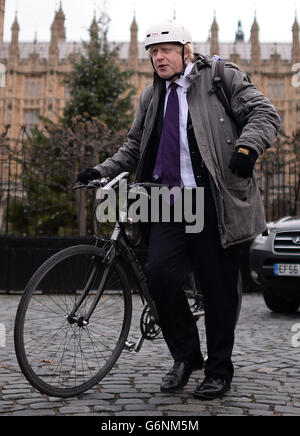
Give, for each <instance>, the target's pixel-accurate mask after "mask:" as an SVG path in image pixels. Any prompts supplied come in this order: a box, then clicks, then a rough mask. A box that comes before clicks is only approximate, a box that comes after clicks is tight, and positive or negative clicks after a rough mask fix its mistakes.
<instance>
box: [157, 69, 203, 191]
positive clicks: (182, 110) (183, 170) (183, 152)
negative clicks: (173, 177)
mask: <svg viewBox="0 0 300 436" xmlns="http://www.w3.org/2000/svg"><path fill="white" fill-rule="evenodd" d="M193 66H194V64H193V63H192V62H190V63H189V64H188V65H187V67H186V69H185V72H184V75H183V76H180V78H179V79H178V80H176V81H175V83H177V85H178V87H177V89H176V91H177V95H178V100H179V126H180V174H181V186H182V187H190V188H195V187H196V186H197V185H196V182H195V177H194V172H193V167H192V162H191V156H190V149H189V142H188V137H187V118H188V103H187V99H186V92H187V88H188V87H189V86H190V82H189V81H188V79H187V78H186V76H187V75H188V74H189V73H190V72H191V71H192V68H193ZM170 84H171V82H169V81H166V87H167V93H166V98H165V111H166V108H167V102H168V98H169V94H170V88H169V86H170Z"/></svg>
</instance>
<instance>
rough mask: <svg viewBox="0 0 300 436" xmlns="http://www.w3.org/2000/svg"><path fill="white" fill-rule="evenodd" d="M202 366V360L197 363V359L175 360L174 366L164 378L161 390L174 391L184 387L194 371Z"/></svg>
mask: <svg viewBox="0 0 300 436" xmlns="http://www.w3.org/2000/svg"><path fill="white" fill-rule="evenodd" d="M202 367H203V363H202V362H201V363H200V364H199V363H198V364H195V361H189V362H175V363H174V366H173V368H171V370H170V371H169V372H168V373H167V374H166V375H165V377H164V378H163V380H162V384H161V386H160V390H161V391H162V392H174V391H176V390H178V389H181V388H183V387H184V386H185V385H186V384H187V382H188V381H189V378H190V375H191V374H192V372H193V371H195V370H197V369H201V368H202Z"/></svg>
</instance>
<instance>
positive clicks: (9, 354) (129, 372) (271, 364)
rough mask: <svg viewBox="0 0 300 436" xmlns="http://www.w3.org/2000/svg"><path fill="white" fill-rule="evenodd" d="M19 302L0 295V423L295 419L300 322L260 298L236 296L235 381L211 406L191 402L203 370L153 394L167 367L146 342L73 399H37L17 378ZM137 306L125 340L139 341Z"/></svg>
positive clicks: (164, 354) (162, 349) (299, 394)
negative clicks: (20, 418) (57, 418)
mask: <svg viewBox="0 0 300 436" xmlns="http://www.w3.org/2000/svg"><path fill="white" fill-rule="evenodd" d="M19 299H20V296H19V295H4V294H2V295H0V307H1V312H0V326H1V332H2V337H1V341H0V368H1V371H0V416H1V415H2V416H3V415H13V416H17V415H33V416H41V415H42V416H49V415H50V416H52V415H81V416H82V415H95V416H139V415H143V416H162V417H164V416H204V415H300V370H299V363H300V346H299V347H297V346H295V345H300V339H298V340H297V338H298V337H297V336H296V335H295V332H292V328H293V326H294V328H295V324H298V323H300V312H298V313H296V314H294V315H279V314H274V313H272V312H270V311H269V310H268V309H267V307H266V306H265V303H264V301H263V298H262V296H261V294H259V293H246V294H244V296H243V304H242V310H241V315H240V320H239V323H238V326H237V331H236V344H235V348H234V354H233V361H234V365H235V376H234V379H233V382H232V386H231V390H230V391H229V392H228V393H227V394H226V396H224V397H223V398H222V399H217V400H213V401H199V400H196V399H194V398H193V390H194V389H195V387H196V385H197V384H198V383H199V382H200V381H201V380H202V378H203V373H202V371H196V372H194V373H193V374H192V376H191V378H190V380H189V383H188V384H187V386H186V387H185V389H184V390H183V391H182V392H180V393H177V394H164V393H161V392H160V383H161V378H162V377H163V375H164V374H165V373H166V371H167V370H168V369H169V367H170V366H171V364H172V361H171V360H170V358H169V354H168V351H167V348H166V346H165V344H164V342H163V340H156V341H152V342H150V341H145V343H144V345H143V347H142V349H141V351H140V352H139V353H134V352H133V353H130V352H128V351H124V352H123V353H122V355H121V357H120V359H119V361H118V362H117V365H116V366H115V368H114V369H113V370H112V371H111V372H110V374H109V375H108V376H106V378H105V379H104V380H103V381H102V382H101V383H100V384H99V385H97V386H96V387H95V388H93V389H92V390H90V391H88V392H86V393H85V394H83V395H81V396H80V397H76V398H70V399H58V398H52V397H47V396H45V395H41V394H40V393H39V392H37V391H35V390H34V389H33V388H32V387H31V386H30V385H29V383H28V382H27V381H26V380H25V379H24V377H23V376H22V374H21V373H20V370H19V368H18V364H17V361H16V358H15V355H14V348H13V324H14V317H15V312H16V309H17V305H18V302H19ZM139 301H140V300H139V297H138V296H136V295H135V296H134V306H133V307H134V312H133V325H132V329H131V332H130V335H129V339H130V340H136V339H137V338H138V335H139V331H138V327H137V326H138V324H139V316H140V309H141V307H140V303H139ZM296 327H297V328H298V327H299V325H297V326H296ZM298 331H299V330H298ZM4 332H5V333H6V335H5V338H4V337H3V333H4ZM296 334H297V333H296ZM293 335H294V336H293ZM4 339H6V340H5V341H4ZM293 345H294V346H293Z"/></svg>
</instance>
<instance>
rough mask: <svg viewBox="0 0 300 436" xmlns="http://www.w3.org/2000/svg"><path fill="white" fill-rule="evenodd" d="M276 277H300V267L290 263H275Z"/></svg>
mask: <svg viewBox="0 0 300 436" xmlns="http://www.w3.org/2000/svg"><path fill="white" fill-rule="evenodd" d="M274 275H275V276H294V277H295V276H296V277H297V276H300V265H299V264H290V263H275V264H274Z"/></svg>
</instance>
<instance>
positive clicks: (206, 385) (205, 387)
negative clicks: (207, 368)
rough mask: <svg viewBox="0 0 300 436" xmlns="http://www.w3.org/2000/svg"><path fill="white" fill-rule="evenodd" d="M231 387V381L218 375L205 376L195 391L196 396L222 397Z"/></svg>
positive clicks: (206, 397) (206, 398) (202, 398)
mask: <svg viewBox="0 0 300 436" xmlns="http://www.w3.org/2000/svg"><path fill="white" fill-rule="evenodd" d="M229 389H230V382H229V381H228V380H224V379H222V378H218V377H208V376H207V377H205V379H204V380H203V382H202V383H201V384H200V386H198V387H197V388H196V390H195V391H194V398H199V399H200V400H212V399H214V398H221V397H222V396H223V395H224V394H225V392H227V391H228V390H229Z"/></svg>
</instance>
